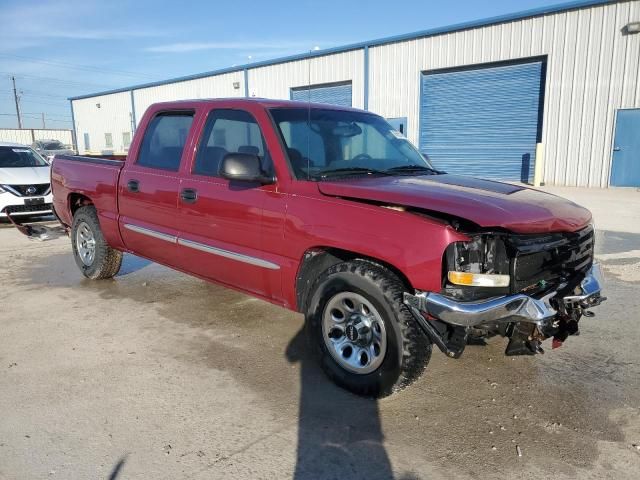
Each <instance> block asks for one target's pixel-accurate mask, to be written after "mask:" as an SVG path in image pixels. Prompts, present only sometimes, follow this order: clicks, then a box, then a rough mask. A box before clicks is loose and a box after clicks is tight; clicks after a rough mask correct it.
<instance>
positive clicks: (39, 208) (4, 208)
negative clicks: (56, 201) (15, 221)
mask: <svg viewBox="0 0 640 480" xmlns="http://www.w3.org/2000/svg"><path fill="white" fill-rule="evenodd" d="M33 198H38V199H40V198H42V199H43V202H42V203H40V204H32V205H29V200H32V199H33ZM52 204H53V195H52V194H51V193H49V194H48V195H45V196H43V197H42V196H41V197H17V196H15V195H12V194H10V193H0V218H6V217H7V212H9V215H11V216H12V217H14V218H15V217H18V216H24V215H34V216H35V215H47V214H50V213H51V209H52Z"/></svg>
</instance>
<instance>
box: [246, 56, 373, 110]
mask: <svg viewBox="0 0 640 480" xmlns="http://www.w3.org/2000/svg"><path fill="white" fill-rule="evenodd" d="M309 79H310V80H311V84H312V85H317V84H323V83H334V82H345V81H351V82H352V88H353V90H352V92H353V93H352V95H353V97H352V100H353V107H356V108H363V107H364V52H363V50H352V51H350V52H343V53H337V54H333V55H325V56H321V57H314V58H311V59H305V60H297V61H293V62H287V63H280V64H276V65H269V66H266V67H259V68H252V69H249V96H251V97H263V98H278V99H284V100H288V99H289V98H291V97H290V92H291V88H294V87H304V86H306V85H308V84H309Z"/></svg>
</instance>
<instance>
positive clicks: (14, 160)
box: [0, 147, 49, 168]
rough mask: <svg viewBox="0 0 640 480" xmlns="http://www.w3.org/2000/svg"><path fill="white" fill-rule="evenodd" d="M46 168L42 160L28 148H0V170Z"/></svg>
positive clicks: (46, 164)
mask: <svg viewBox="0 0 640 480" xmlns="http://www.w3.org/2000/svg"><path fill="white" fill-rule="evenodd" d="M47 166H49V164H48V163H47V162H46V161H45V160H44V158H42V157H41V156H40V155H38V154H37V153H36V152H34V151H33V150H31V149H30V148H28V147H0V168H21V167H47Z"/></svg>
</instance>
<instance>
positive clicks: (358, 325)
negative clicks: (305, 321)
mask: <svg viewBox="0 0 640 480" xmlns="http://www.w3.org/2000/svg"><path fill="white" fill-rule="evenodd" d="M322 336H323V338H324V343H325V345H326V347H327V349H328V350H329V353H331V356H332V357H333V358H334V360H335V361H336V362H338V364H339V365H340V366H341V367H343V368H344V369H346V370H348V371H350V372H353V373H358V374H361V375H364V374H367V373H371V372H373V371H374V370H376V369H377V368H378V367H379V366H380V365H381V364H382V361H383V360H384V355H385V353H386V352H387V332H386V330H385V326H384V321H383V320H382V317H381V316H380V314H379V313H378V311H377V310H376V309H375V308H374V306H373V305H372V304H371V302H369V301H368V300H367V299H366V298H364V297H363V296H362V295H359V294H357V293H354V292H341V293H337V294H336V295H334V296H333V297H331V299H330V300H329V301H328V302H327V305H326V306H325V307H324V312H323V314H322Z"/></svg>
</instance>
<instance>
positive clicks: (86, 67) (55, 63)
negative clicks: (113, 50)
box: [0, 53, 152, 79]
mask: <svg viewBox="0 0 640 480" xmlns="http://www.w3.org/2000/svg"><path fill="white" fill-rule="evenodd" d="M0 57H5V58H13V59H17V60H20V61H23V62H28V63H41V64H44V65H53V66H59V67H65V68H72V69H75V70H85V71H89V72H98V73H105V72H108V73H115V74H117V75H121V76H126V77H138V78H147V79H149V78H152V77H151V76H149V75H144V74H141V73H135V72H129V71H126V70H114V69H110V68H104V67H96V66H93V65H81V64H77V63H69V62H59V61H56V60H44V59H42V58H35V57H26V56H23V55H10V54H8V53H0Z"/></svg>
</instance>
